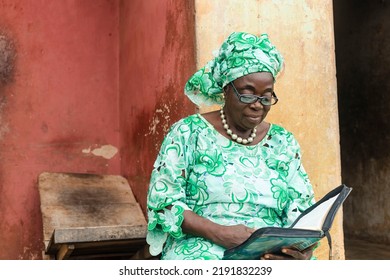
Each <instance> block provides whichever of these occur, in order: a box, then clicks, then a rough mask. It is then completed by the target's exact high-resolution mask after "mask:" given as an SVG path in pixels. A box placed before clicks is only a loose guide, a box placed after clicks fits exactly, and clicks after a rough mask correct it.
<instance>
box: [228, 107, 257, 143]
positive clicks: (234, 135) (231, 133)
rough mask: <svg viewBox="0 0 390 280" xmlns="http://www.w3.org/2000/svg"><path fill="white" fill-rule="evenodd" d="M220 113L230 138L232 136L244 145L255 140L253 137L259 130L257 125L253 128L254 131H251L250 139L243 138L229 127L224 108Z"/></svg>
mask: <svg viewBox="0 0 390 280" xmlns="http://www.w3.org/2000/svg"><path fill="white" fill-rule="evenodd" d="M220 113H221V120H222V125H223V128H224V129H225V130H226V133H227V134H228V135H229V136H230V138H232V140H234V141H236V142H237V143H240V144H244V145H246V144H249V143H251V142H253V139H255V138H256V132H257V129H256V127H254V128H253V130H252V133H251V135H250V137H248V139H245V138H241V137H239V136H238V135H237V134H235V133H233V131H232V130H231V129H230V128H229V125H228V124H227V122H226V117H225V113H224V112H223V109H221V111H220Z"/></svg>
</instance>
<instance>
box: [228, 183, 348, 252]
mask: <svg viewBox="0 0 390 280" xmlns="http://www.w3.org/2000/svg"><path fill="white" fill-rule="evenodd" d="M351 191H352V188H349V187H347V186H346V185H341V186H338V187H337V188H335V189H333V190H332V191H330V192H329V193H328V194H326V195H325V196H324V197H323V198H322V199H320V200H319V201H318V202H316V203H315V204H313V205H312V206H310V207H309V208H308V209H306V210H305V211H304V212H302V213H301V215H299V217H298V218H297V219H296V220H295V221H294V223H293V224H292V225H291V226H290V227H289V228H277V227H264V228H260V229H258V230H256V231H255V232H254V233H253V234H252V235H251V236H250V237H249V238H248V239H247V240H246V241H245V242H243V243H242V244H241V245H238V246H236V247H234V248H231V249H228V250H226V251H225V254H224V257H223V259H225V260H252V259H260V257H261V256H262V255H264V254H266V253H280V252H281V249H282V248H286V247H292V248H296V249H298V250H300V251H302V250H305V249H306V248H308V247H310V246H311V245H313V244H314V243H316V242H318V241H319V240H321V239H322V238H324V237H325V236H326V237H327V239H328V242H329V249H330V251H329V255H330V258H331V257H332V256H331V254H332V253H331V252H332V241H331V237H330V233H329V230H330V228H331V226H332V223H333V220H334V218H335V216H336V213H337V211H338V210H339V208H340V206H341V205H342V204H343V202H344V201H345V199H346V198H347V196H348V195H349V193H350V192H351Z"/></svg>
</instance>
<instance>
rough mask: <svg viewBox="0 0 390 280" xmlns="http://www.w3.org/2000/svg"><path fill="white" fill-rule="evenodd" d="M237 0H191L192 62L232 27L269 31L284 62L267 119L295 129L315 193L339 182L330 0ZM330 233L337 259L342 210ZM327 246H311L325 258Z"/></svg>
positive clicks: (209, 50) (204, 55) (320, 193)
mask: <svg viewBox="0 0 390 280" xmlns="http://www.w3.org/2000/svg"><path fill="white" fill-rule="evenodd" d="M243 2H244V1H240V0H227V1H223V5H222V4H221V1H207V0H196V1H195V8H196V11H197V13H196V37H197V51H198V54H199V55H198V60H197V63H198V65H199V66H203V65H204V63H206V62H207V61H208V60H209V59H210V58H211V57H212V56H211V55H212V51H213V50H216V49H218V48H219V46H220V44H221V42H222V41H223V40H224V39H225V38H226V37H227V36H228V35H229V34H230V33H231V32H233V31H247V32H253V33H256V34H260V33H268V34H269V36H270V39H271V42H273V43H274V44H275V45H276V46H277V47H278V49H279V50H280V52H281V53H282V54H283V55H284V58H285V63H286V65H285V70H284V72H283V74H282V76H281V77H280V78H279V80H278V81H277V83H276V84H275V91H276V92H277V94H278V97H279V98H280V102H279V103H278V104H277V105H276V106H275V107H273V109H271V111H270V113H269V114H268V121H271V122H275V123H279V124H281V125H283V126H284V127H286V128H287V129H288V130H290V131H292V132H293V133H294V134H295V136H296V138H297V139H298V141H299V142H300V144H301V147H302V152H303V163H304V166H305V168H306V170H307V172H308V174H309V176H310V179H311V181H312V183H313V186H314V189H315V192H316V197H317V198H320V197H322V196H323V195H324V194H325V193H326V192H328V191H329V190H330V189H332V188H334V187H336V186H338V185H339V184H340V183H341V170H340V169H341V168H340V147H339V127H338V109H337V93H336V77H335V74H336V70H335V53H334V51H335V50H334V37H333V7H332V1H331V0H322V1H317V0H273V1H269V0H246V1H245V6H244V5H243ZM211 30H212V32H210V31H211ZM208 109H209V108H205V109H203V110H208ZM212 109H214V108H212ZM332 236H333V240H334V242H333V243H334V247H333V253H334V258H335V259H343V258H344V244H343V229H342V215H338V217H337V219H336V221H335V223H334V225H333V228H332ZM327 248H328V247H327V242H326V241H325V240H324V241H323V242H322V245H321V247H320V248H319V249H318V250H317V252H316V255H317V257H318V258H319V259H326V258H327V253H328V251H327Z"/></svg>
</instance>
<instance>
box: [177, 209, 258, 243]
mask: <svg viewBox="0 0 390 280" xmlns="http://www.w3.org/2000/svg"><path fill="white" fill-rule="evenodd" d="M182 228H183V231H184V232H185V233H190V234H192V235H195V236H202V237H204V238H206V239H209V240H211V241H212V242H214V243H216V244H218V245H220V246H222V247H224V248H226V249H230V248H233V247H235V246H237V245H240V244H241V243H242V242H244V241H245V240H246V239H248V238H249V236H250V235H251V234H252V233H253V232H254V231H255V229H254V228H249V227H247V226H244V225H234V226H223V225H220V224H217V223H214V222H212V221H210V220H208V219H206V218H203V217H201V216H198V215H197V214H195V213H194V212H192V211H189V210H186V211H184V221H183V224H182Z"/></svg>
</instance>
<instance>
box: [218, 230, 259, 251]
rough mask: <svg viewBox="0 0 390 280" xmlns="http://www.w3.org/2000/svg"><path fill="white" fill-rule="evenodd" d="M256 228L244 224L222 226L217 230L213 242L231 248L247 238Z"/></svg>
mask: <svg viewBox="0 0 390 280" xmlns="http://www.w3.org/2000/svg"><path fill="white" fill-rule="evenodd" d="M255 230H256V229H254V228H249V227H247V226H244V225H234V226H220V227H219V230H218V231H216V232H215V235H214V238H213V242H214V243H217V244H218V245H221V246H222V247H225V248H226V249H230V248H233V247H235V246H238V245H240V244H241V243H242V242H244V241H245V240H247V239H248V238H249V236H250V235H251V234H252V233H253V232H254V231H255Z"/></svg>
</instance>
